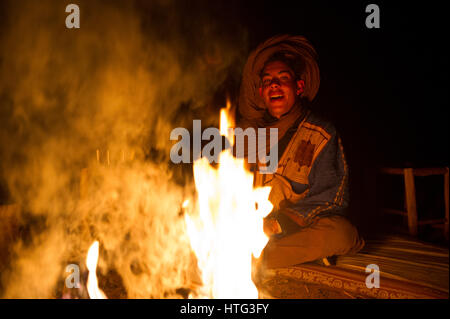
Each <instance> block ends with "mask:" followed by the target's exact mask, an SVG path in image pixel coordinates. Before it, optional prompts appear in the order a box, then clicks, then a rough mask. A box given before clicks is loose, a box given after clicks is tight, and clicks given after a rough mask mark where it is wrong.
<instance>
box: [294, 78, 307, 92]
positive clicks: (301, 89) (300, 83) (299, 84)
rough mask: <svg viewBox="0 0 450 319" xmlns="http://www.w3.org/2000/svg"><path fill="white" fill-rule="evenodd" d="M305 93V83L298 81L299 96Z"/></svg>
mask: <svg viewBox="0 0 450 319" xmlns="http://www.w3.org/2000/svg"><path fill="white" fill-rule="evenodd" d="M304 91H305V81H303V80H298V81H297V92H296V93H297V95H300V94H302V93H303V92H304Z"/></svg>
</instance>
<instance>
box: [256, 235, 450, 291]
mask: <svg viewBox="0 0 450 319" xmlns="http://www.w3.org/2000/svg"><path fill="white" fill-rule="evenodd" d="M370 264H376V265H377V266H378V267H379V274H380V286H379V288H375V287H374V288H368V287H367V286H366V278H367V276H368V275H369V274H370V273H366V267H367V265H370ZM448 277H449V269H448V248H444V247H438V246H436V245H432V244H428V243H423V242H420V241H418V240H415V239H411V238H404V237H400V236H386V237H384V238H379V239H372V240H367V241H366V246H365V247H364V249H363V250H361V251H360V252H359V253H358V254H356V255H353V256H340V257H338V258H337V260H336V264H335V265H331V266H323V265H319V264H316V263H307V264H302V265H297V266H294V267H288V268H278V269H271V270H266V271H265V273H264V274H263V279H262V281H261V282H260V284H259V285H258V288H259V291H260V297H261V298H285V299H297V298H313V299H346V298H378V299H429V298H433V299H436V298H437V299H448V298H449V294H448V286H449V280H448V279H449V278H448Z"/></svg>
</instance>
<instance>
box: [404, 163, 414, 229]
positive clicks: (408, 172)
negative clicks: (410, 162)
mask: <svg viewBox="0 0 450 319" xmlns="http://www.w3.org/2000/svg"><path fill="white" fill-rule="evenodd" d="M404 178H405V193H406V207H407V211H408V228H409V233H410V235H412V236H417V206H416V189H415V186H414V173H413V169H412V168H405V169H404Z"/></svg>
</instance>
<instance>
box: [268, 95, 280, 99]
mask: <svg viewBox="0 0 450 319" xmlns="http://www.w3.org/2000/svg"><path fill="white" fill-rule="evenodd" d="M281 97H283V95H272V96H271V97H270V98H271V99H279V98H281Z"/></svg>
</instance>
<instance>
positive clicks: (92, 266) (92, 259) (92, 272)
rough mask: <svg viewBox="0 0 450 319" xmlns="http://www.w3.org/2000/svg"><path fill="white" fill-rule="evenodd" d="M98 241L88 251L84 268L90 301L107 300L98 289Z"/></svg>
mask: <svg viewBox="0 0 450 319" xmlns="http://www.w3.org/2000/svg"><path fill="white" fill-rule="evenodd" d="M97 262H98V241H94V243H93V244H92V245H91V247H90V248H89V250H88V253H87V258H86V266H87V269H88V270H89V275H88V279H87V290H88V294H89V297H90V298H91V299H108V298H107V297H106V295H105V293H104V292H103V291H102V290H101V289H100V288H99V287H98V281H97V275H96V271H97Z"/></svg>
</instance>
